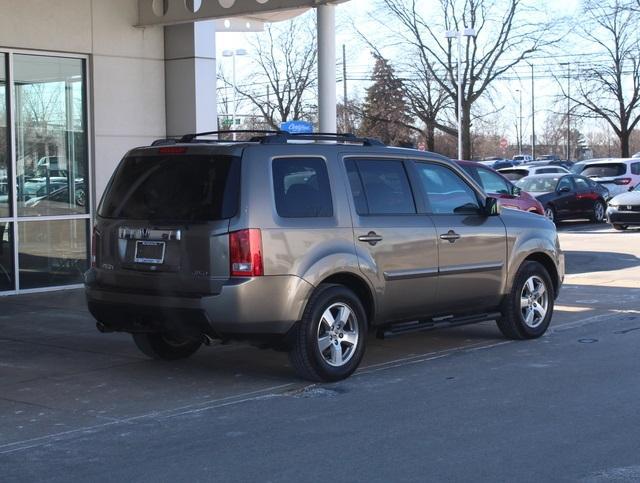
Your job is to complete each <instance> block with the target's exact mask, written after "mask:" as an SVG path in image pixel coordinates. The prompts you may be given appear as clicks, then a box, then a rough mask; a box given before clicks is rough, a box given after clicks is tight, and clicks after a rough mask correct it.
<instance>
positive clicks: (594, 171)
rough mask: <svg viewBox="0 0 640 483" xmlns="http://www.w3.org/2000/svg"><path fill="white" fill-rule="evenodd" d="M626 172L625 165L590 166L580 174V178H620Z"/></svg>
mask: <svg viewBox="0 0 640 483" xmlns="http://www.w3.org/2000/svg"><path fill="white" fill-rule="evenodd" d="M626 172H627V165H626V164H624V163H608V164H592V165H591V166H587V167H586V168H584V169H583V170H582V172H580V174H581V175H582V176H588V177H589V178H609V177H612V176H621V175H623V174H625V173H626Z"/></svg>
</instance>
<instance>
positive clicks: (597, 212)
mask: <svg viewBox="0 0 640 483" xmlns="http://www.w3.org/2000/svg"><path fill="white" fill-rule="evenodd" d="M605 211H606V208H605V206H604V203H603V202H602V201H599V200H598V201H596V202H595V203H594V205H593V214H592V215H591V221H592V222H593V223H602V222H603V221H604V218H605Z"/></svg>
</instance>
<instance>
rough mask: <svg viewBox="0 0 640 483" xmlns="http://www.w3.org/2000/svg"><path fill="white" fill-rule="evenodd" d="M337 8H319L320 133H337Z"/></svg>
mask: <svg viewBox="0 0 640 483" xmlns="http://www.w3.org/2000/svg"><path fill="white" fill-rule="evenodd" d="M336 105H337V99H336V7H335V5H320V6H319V7H318V109H319V117H320V132H336V130H337V124H336Z"/></svg>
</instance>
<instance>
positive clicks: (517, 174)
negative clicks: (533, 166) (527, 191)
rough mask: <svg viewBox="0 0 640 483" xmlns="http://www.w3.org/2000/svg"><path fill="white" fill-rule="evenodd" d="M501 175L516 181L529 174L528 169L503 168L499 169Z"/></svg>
mask: <svg viewBox="0 0 640 483" xmlns="http://www.w3.org/2000/svg"><path fill="white" fill-rule="evenodd" d="M500 173H501V174H502V176H504V177H505V178H507V179H508V180H510V181H518V180H519V179H522V178H524V177H525V176H528V175H529V170H528V169H503V170H500Z"/></svg>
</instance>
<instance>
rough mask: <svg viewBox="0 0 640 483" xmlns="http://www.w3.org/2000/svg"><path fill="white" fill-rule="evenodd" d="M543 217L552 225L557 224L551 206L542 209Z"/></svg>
mask: <svg viewBox="0 0 640 483" xmlns="http://www.w3.org/2000/svg"><path fill="white" fill-rule="evenodd" d="M544 216H545V218H546V219H547V220H549V221H552V222H553V223H557V221H556V210H555V209H554V208H553V206H551V205H548V206H545V207H544Z"/></svg>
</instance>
